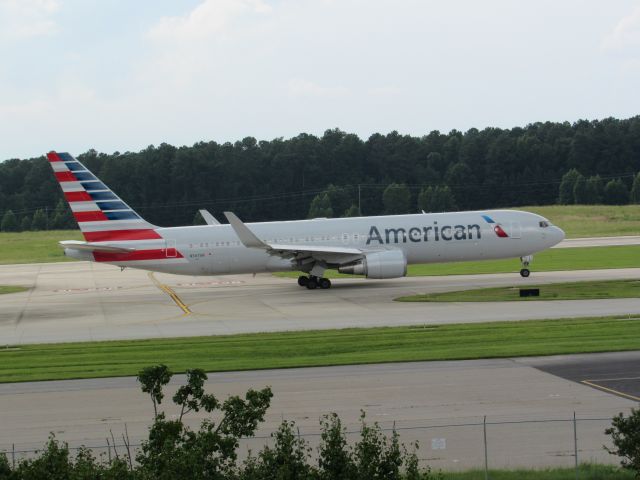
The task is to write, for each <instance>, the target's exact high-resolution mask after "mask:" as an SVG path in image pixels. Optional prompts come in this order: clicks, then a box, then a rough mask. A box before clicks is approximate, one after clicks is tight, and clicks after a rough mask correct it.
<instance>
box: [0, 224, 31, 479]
mask: <svg viewBox="0 0 640 480" xmlns="http://www.w3.org/2000/svg"><path fill="white" fill-rule="evenodd" d="M20 230H21V231H23V232H28V231H29V230H31V219H30V218H29V215H25V216H24V217H22V221H21V222H20ZM0 478H1V477H0Z"/></svg>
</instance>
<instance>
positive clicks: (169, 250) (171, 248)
mask: <svg viewBox="0 0 640 480" xmlns="http://www.w3.org/2000/svg"><path fill="white" fill-rule="evenodd" d="M165 254H166V257H167V258H176V257H177V256H178V252H177V250H176V241H175V240H174V239H169V240H165Z"/></svg>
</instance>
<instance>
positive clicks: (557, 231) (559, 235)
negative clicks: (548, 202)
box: [553, 226, 565, 244]
mask: <svg viewBox="0 0 640 480" xmlns="http://www.w3.org/2000/svg"><path fill="white" fill-rule="evenodd" d="M553 229H554V232H553V237H554V240H555V244H558V243H560V242H561V241H562V240H564V238H565V233H564V230H562V229H561V228H560V227H555V226H554V227H553Z"/></svg>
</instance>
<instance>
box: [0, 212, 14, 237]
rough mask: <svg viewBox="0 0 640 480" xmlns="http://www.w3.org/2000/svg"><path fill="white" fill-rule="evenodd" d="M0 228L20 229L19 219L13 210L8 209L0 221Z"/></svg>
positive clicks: (9, 230) (7, 230)
mask: <svg viewBox="0 0 640 480" xmlns="http://www.w3.org/2000/svg"><path fill="white" fill-rule="evenodd" d="M0 230H2V231H3V232H15V231H17V230H18V220H17V219H16V216H15V214H14V213H13V211H12V210H7V211H6V212H5V214H4V216H3V217H2V222H0Z"/></svg>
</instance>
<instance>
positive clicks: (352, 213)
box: [342, 203, 362, 217]
mask: <svg viewBox="0 0 640 480" xmlns="http://www.w3.org/2000/svg"><path fill="white" fill-rule="evenodd" d="M342 216H343V217H360V216H362V214H361V213H360V209H359V208H358V206H357V205H356V204H355V203H354V204H352V205H351V206H350V207H349V208H348V209H346V210H345V212H344V213H343V214H342Z"/></svg>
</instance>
